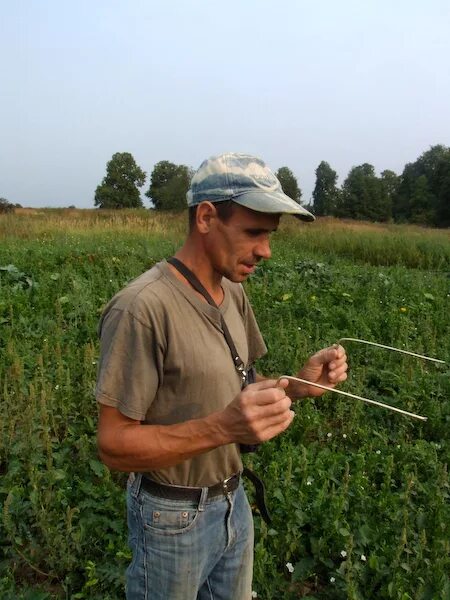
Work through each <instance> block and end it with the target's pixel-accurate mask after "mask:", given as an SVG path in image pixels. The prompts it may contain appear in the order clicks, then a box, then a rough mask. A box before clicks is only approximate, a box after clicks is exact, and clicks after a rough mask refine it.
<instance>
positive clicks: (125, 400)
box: [95, 309, 161, 421]
mask: <svg viewBox="0 0 450 600" xmlns="http://www.w3.org/2000/svg"><path fill="white" fill-rule="evenodd" d="M160 352H161V350H160V349H159V348H158V344H157V343H156V340H155V335H154V332H153V329H152V326H151V325H148V324H145V323H143V322H141V321H140V320H139V319H138V318H136V317H135V316H134V315H133V314H132V313H130V312H129V311H128V310H126V309H124V310H122V309H112V310H110V311H109V313H108V314H107V315H106V316H105V317H104V319H103V321H102V324H101V330H100V358H99V368H98V376H97V386H96V390H95V396H96V399H97V402H99V403H100V404H106V405H107V406H112V407H114V408H117V409H118V410H120V412H121V413H123V414H124V415H126V416H127V417H130V418H131V419H136V420H139V421H142V420H144V419H145V415H146V413H147V411H148V409H149V407H150V405H151V404H152V402H153V399H154V398H155V395H156V391H157V389H158V384H159V378H160V375H161V373H160V368H159V367H158V364H160V362H161V360H160V358H159V354H160Z"/></svg>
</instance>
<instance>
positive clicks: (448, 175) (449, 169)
mask: <svg viewBox="0 0 450 600" xmlns="http://www.w3.org/2000/svg"><path fill="white" fill-rule="evenodd" d="M436 179H437V181H438V190H437V197H436V200H437V202H436V214H435V218H434V224H435V225H436V226H437V227H450V156H448V157H447V158H444V159H443V160H441V161H440V163H439V165H438V168H437V171H436Z"/></svg>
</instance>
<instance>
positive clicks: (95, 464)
mask: <svg viewBox="0 0 450 600" xmlns="http://www.w3.org/2000/svg"><path fill="white" fill-rule="evenodd" d="M89 466H90V467H91V469H92V471H94V473H95V474H96V475H97V477H103V475H104V474H105V467H104V465H103V463H101V462H100V461H99V460H95V459H93V458H91V459H90V461H89Z"/></svg>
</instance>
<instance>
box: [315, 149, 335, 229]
mask: <svg viewBox="0 0 450 600" xmlns="http://www.w3.org/2000/svg"><path fill="white" fill-rule="evenodd" d="M336 182H337V173H336V171H333V169H332V168H331V167H330V165H329V164H328V163H327V162H325V161H324V160H323V161H322V162H321V163H320V165H319V166H318V167H317V169H316V185H315V187H314V191H313V199H314V209H313V212H314V214H316V215H317V216H318V217H323V216H325V215H332V214H333V213H334V210H335V207H336V204H337V201H338V195H339V190H338V189H337V187H336Z"/></svg>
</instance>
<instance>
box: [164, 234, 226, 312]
mask: <svg viewBox="0 0 450 600" xmlns="http://www.w3.org/2000/svg"><path fill="white" fill-rule="evenodd" d="M197 250H198V249H197V248H194V244H192V243H190V240H189V239H188V240H186V242H185V243H184V245H183V246H182V247H181V248H180V249H179V250H178V252H177V253H176V254H175V255H174V256H175V258H178V260H180V261H181V262H182V263H183V264H184V265H185V266H186V267H187V268H188V269H190V270H191V271H192V272H193V273H194V275H196V277H197V279H198V280H199V281H200V283H201V284H202V285H203V287H204V288H205V289H206V290H207V291H208V292H209V294H210V295H211V297H212V298H213V300H214V302H215V303H216V304H217V305H218V306H219V305H220V304H222V302H223V298H224V292H223V288H222V275H220V274H219V273H217V272H216V271H214V269H213V267H212V265H211V263H210V262H209V260H208V259H207V257H206V256H205V255H204V253H203V252H201V250H200V251H198V252H197ZM169 266H170V268H171V269H172V271H173V272H174V274H175V275H176V277H177V278H178V279H179V280H180V281H182V282H183V283H185V284H186V285H188V286H189V287H191V285H190V283H189V282H188V281H187V279H186V278H185V277H184V276H183V275H182V274H181V273H180V272H179V271H178V270H177V269H175V268H174V267H172V266H171V265H169ZM196 293H197V294H198V292H196ZM198 295H199V296H201V294H198ZM201 298H202V299H203V296H201Z"/></svg>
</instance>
